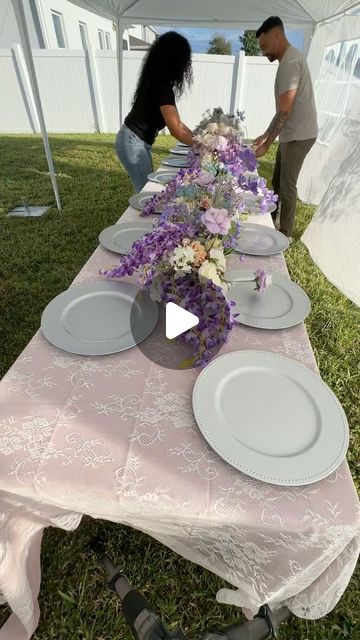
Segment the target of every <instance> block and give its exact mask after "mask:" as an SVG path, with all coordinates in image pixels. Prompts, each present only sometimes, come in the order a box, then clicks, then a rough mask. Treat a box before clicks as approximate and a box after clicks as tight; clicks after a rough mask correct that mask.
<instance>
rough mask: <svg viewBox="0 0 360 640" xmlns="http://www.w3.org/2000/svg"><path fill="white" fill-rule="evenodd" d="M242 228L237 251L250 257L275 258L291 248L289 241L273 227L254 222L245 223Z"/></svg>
mask: <svg viewBox="0 0 360 640" xmlns="http://www.w3.org/2000/svg"><path fill="white" fill-rule="evenodd" d="M241 226H242V231H241V233H240V236H239V239H238V241H237V245H236V247H235V251H239V252H240V253H245V254H248V255H250V256H273V255H275V254H277V253H281V252H282V251H285V249H287V248H288V246H289V239H288V238H287V237H286V236H284V234H283V233H280V231H276V229H273V227H266V226H265V225H262V224H255V223H253V222H245V223H244V224H242V225H241Z"/></svg>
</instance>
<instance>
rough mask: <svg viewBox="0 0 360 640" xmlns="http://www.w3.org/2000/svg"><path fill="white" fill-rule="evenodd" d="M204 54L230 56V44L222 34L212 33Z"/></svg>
mask: <svg viewBox="0 0 360 640" xmlns="http://www.w3.org/2000/svg"><path fill="white" fill-rule="evenodd" d="M206 53H213V54H215V55H218V56H231V42H230V40H227V39H226V38H225V34H224V33H214V34H213V37H212V38H211V40H210V42H209V46H208V50H207V52H206Z"/></svg>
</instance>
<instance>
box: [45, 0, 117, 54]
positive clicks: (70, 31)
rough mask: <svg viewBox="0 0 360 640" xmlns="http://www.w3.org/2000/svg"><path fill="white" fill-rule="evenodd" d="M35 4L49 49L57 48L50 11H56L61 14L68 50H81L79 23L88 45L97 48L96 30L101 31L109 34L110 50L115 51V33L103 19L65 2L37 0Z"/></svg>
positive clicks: (110, 24)
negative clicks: (85, 31)
mask: <svg viewBox="0 0 360 640" xmlns="http://www.w3.org/2000/svg"><path fill="white" fill-rule="evenodd" d="M37 4H38V6H39V8H40V11H39V13H41V14H42V15H41V16H39V17H40V19H42V22H43V30H44V35H45V39H46V42H47V46H48V47H49V48H50V49H56V48H58V45H57V41H56V35H55V29H54V24H53V18H52V11H56V12H58V13H61V14H62V17H63V22H64V28H65V39H66V48H68V49H82V43H81V37H80V29H79V22H84V23H85V24H86V27H87V32H88V37H89V43H90V44H91V45H92V46H93V47H96V48H98V49H99V48H100V46H99V38H98V29H102V30H103V31H104V32H105V31H106V32H107V33H109V34H110V39H111V48H112V49H113V50H114V51H115V49H116V32H115V31H114V29H113V23H112V22H111V21H110V20H106V19H105V18H100V16H97V15H96V14H94V13H91V11H85V10H84V9H81V8H80V7H77V6H76V5H74V4H72V3H71V2H67V0H37Z"/></svg>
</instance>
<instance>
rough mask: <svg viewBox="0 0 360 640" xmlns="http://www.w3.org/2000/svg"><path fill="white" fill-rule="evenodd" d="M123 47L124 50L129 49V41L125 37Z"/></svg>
mask: <svg viewBox="0 0 360 640" xmlns="http://www.w3.org/2000/svg"><path fill="white" fill-rule="evenodd" d="M123 49H124V51H128V43H127V40H125V38H123Z"/></svg>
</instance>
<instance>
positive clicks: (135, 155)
mask: <svg viewBox="0 0 360 640" xmlns="http://www.w3.org/2000/svg"><path fill="white" fill-rule="evenodd" d="M115 149H116V154H117V157H118V158H119V160H120V162H121V164H122V165H123V167H124V169H126V171H127V172H128V174H129V177H130V180H131V182H132V183H133V186H134V189H135V191H137V192H139V191H141V189H142V188H143V186H144V185H145V184H146V182H147V181H148V175H149V173H151V172H152V171H153V170H154V169H153V161H152V156H151V145H150V144H148V143H147V142H144V141H143V140H141V139H140V138H139V137H138V136H137V135H136V133H134V132H133V131H131V129H129V128H128V127H127V126H126V125H125V124H123V125H122V127H121V129H120V131H119V133H118V134H117V136H116V141H115Z"/></svg>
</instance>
